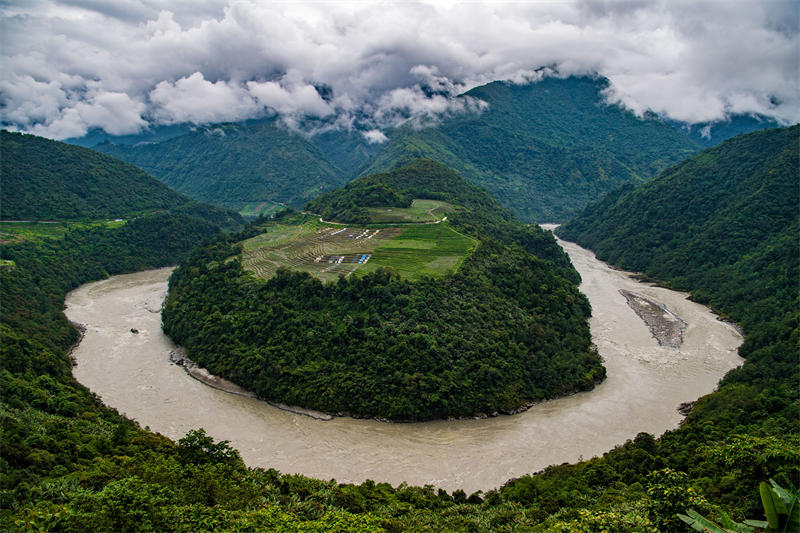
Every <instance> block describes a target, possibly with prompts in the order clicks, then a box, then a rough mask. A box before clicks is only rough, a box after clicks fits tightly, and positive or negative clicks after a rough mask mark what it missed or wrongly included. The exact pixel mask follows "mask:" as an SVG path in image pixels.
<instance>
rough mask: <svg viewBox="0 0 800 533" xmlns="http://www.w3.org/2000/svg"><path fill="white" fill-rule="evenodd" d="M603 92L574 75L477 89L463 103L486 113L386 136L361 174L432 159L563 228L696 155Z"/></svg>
mask: <svg viewBox="0 0 800 533" xmlns="http://www.w3.org/2000/svg"><path fill="white" fill-rule="evenodd" d="M607 85H608V82H607V80H605V79H602V78H601V79H593V78H588V77H580V78H576V77H572V78H567V79H558V78H545V79H543V80H541V81H539V82H537V83H534V84H530V85H514V84H510V83H504V82H494V83H490V84H488V85H484V86H482V87H477V88H475V89H473V90H471V91H469V92H467V93H466V94H465V95H464V96H465V97H474V98H479V99H480V100H482V101H484V102H487V103H488V104H489V106H488V108H487V109H485V110H484V111H483V112H482V113H480V114H461V115H455V116H453V117H451V118H449V119H447V120H445V121H444V122H442V123H441V124H440V125H437V126H435V127H430V128H425V129H421V130H419V129H415V128H412V127H406V128H402V129H400V130H398V131H395V132H392V133H390V135H389V137H390V141H389V142H387V143H386V145H385V146H384V147H383V149H382V150H381V152H380V153H379V154H378V155H377V157H376V158H375V159H374V160H373V162H372V163H371V164H370V165H369V167H368V168H367V169H366V171H365V172H364V174H370V173H375V172H381V171H385V170H388V169H391V168H394V167H396V166H399V165H402V164H406V163H408V162H410V161H412V160H414V159H417V158H420V157H428V158H431V159H434V160H436V161H439V162H441V163H443V164H445V165H447V166H449V167H451V168H453V169H454V170H456V171H458V173H459V174H461V175H462V176H463V177H464V178H466V179H467V180H469V181H471V182H472V183H475V184H477V185H480V186H481V187H483V188H485V189H486V190H487V191H489V193H490V194H492V196H494V197H495V198H497V199H498V200H499V201H500V203H501V204H503V205H504V206H506V207H508V208H509V209H511V210H512V211H513V212H514V214H515V215H517V216H518V217H520V218H521V219H522V220H526V221H530V220H536V221H539V222H546V221H560V220H564V219H565V218H567V217H569V216H571V215H572V214H574V213H576V212H577V211H578V210H579V209H580V208H581V207H583V206H584V205H586V204H587V203H588V202H590V201H593V200H596V199H597V198H599V197H600V196H602V195H603V194H604V193H606V192H608V191H610V190H612V189H615V188H616V187H618V186H620V185H621V184H623V183H642V182H644V181H646V180H648V179H650V178H652V177H653V176H654V175H655V174H656V173H657V172H659V171H660V170H663V169H664V168H666V167H667V166H669V165H670V164H673V163H676V162H678V161H681V160H682V159H684V158H686V157H688V156H689V155H691V154H692V153H694V152H696V151H697V149H698V146H697V145H696V144H695V143H694V142H692V141H691V140H690V139H688V138H687V137H686V136H684V135H682V134H681V133H679V132H678V131H676V130H675V129H674V128H672V127H670V126H669V125H667V124H665V123H663V122H661V121H660V120H656V119H641V118H638V117H636V116H634V114H633V113H631V112H629V111H626V110H624V109H622V108H621V107H618V106H613V105H607V104H605V103H604V98H603V95H602V91H603V90H604V89H605V88H606V87H607Z"/></svg>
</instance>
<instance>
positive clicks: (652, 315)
mask: <svg viewBox="0 0 800 533" xmlns="http://www.w3.org/2000/svg"><path fill="white" fill-rule="evenodd" d="M619 292H620V294H622V295H623V296H624V297H625V300H626V301H627V302H628V306H630V308H631V309H633V310H634V312H635V313H636V314H637V315H638V316H639V318H641V319H642V321H644V323H645V324H647V327H648V328H650V333H652V335H653V337H655V339H656V340H657V341H658V344H660V345H661V346H670V347H672V348H678V347H680V345H681V344H683V333H684V332H685V331H686V322H684V321H683V320H681V319H680V318H679V317H678V316H677V315H675V314H674V313H672V312H671V311H670V310H669V309H667V308H666V307H665V306H664V305H663V304H661V303H659V302H656V301H654V300H651V299H649V298H645V297H644V296H642V295H640V294H635V293H633V292H630V291H626V290H624V289H620V290H619Z"/></svg>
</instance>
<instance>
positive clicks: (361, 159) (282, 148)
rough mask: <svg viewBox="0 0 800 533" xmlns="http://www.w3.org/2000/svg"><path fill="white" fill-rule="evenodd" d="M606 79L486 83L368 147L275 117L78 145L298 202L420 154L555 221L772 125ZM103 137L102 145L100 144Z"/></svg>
mask: <svg viewBox="0 0 800 533" xmlns="http://www.w3.org/2000/svg"><path fill="white" fill-rule="evenodd" d="M607 86H608V81H607V80H605V79H603V78H590V77H572V78H567V79H560V78H545V79H544V80H542V81H540V82H538V83H534V84H529V85H514V84H510V83H505V82H494V83H490V84H488V85H485V86H482V87H477V88H475V89H473V90H471V91H469V92H467V93H466V94H465V95H462V98H467V97H472V98H478V99H480V100H482V101H484V102H486V103H488V108H487V109H485V110H484V111H483V112H482V113H480V114H474V113H472V114H466V113H464V114H456V115H453V116H450V117H448V118H446V119H445V120H443V121H442V122H441V123H439V124H436V125H431V126H427V127H424V128H420V127H415V126H412V125H411V124H407V125H404V126H401V127H398V128H396V129H394V130H390V131H387V132H385V133H386V135H387V138H388V141H386V142H384V143H382V144H378V143H370V142H368V141H367V139H366V138H365V137H364V135H363V134H362V133H361V132H360V131H358V130H353V131H341V130H334V131H327V132H325V133H321V134H317V135H313V136H310V137H307V136H304V135H301V134H299V133H297V132H293V131H290V130H289V129H288V128H286V127H285V126H283V125H282V124H281V123H280V122H279V121H278V120H276V119H275V118H271V119H270V118H267V119H260V120H250V121H246V122H240V123H235V124H230V123H229V124H218V125H210V126H202V127H191V128H190V127H189V126H186V125H177V126H162V127H157V128H154V129H153V130H152V131H150V132H147V133H144V134H141V135H138V136H130V135H129V136H122V137H110V136H105V137H104V136H102V135H101V134H99V133H97V132H94V133H92V134H91V135H89V136H87V137H84V138H82V139H73V140H72V141H71V142H75V143H77V144H86V145H92V144H93V143H98V142H99V144H96V146H94V147H95V148H96V149H97V150H99V151H101V152H104V153H107V154H110V155H114V156H115V157H118V158H120V159H123V160H125V161H128V162H131V163H133V164H135V165H137V166H140V167H141V168H143V169H145V170H146V171H147V172H149V173H151V174H153V175H154V176H156V177H157V178H159V179H160V180H161V181H163V182H164V183H166V184H167V185H169V186H170V187H172V188H174V189H176V190H178V191H180V192H182V193H184V194H187V195H189V196H191V197H193V198H196V199H198V200H201V201H206V202H210V203H213V204H216V205H220V206H224V207H229V208H235V209H242V208H244V207H245V206H246V205H248V204H261V203H263V204H264V205H268V204H269V205H275V204H286V205H289V206H292V207H301V206H302V205H304V204H305V203H306V202H307V201H308V200H310V199H312V198H314V197H315V196H317V195H318V194H320V193H323V192H327V191H329V190H332V189H335V188H337V187H339V186H341V185H343V184H344V183H347V182H348V181H350V180H352V179H354V178H356V177H358V176H365V175H369V174H373V173H376V172H384V171H387V170H391V169H394V168H397V167H399V166H402V165H405V164H407V163H409V162H410V161H413V160H416V159H418V158H420V157H425V158H430V159H433V160H435V161H439V162H441V163H443V164H446V165H448V166H449V167H451V168H453V169H454V170H456V171H458V172H459V173H460V174H461V175H462V176H464V177H465V178H466V179H468V180H469V181H471V182H473V183H475V184H477V185H479V186H481V187H483V188H485V189H486V190H487V191H488V192H489V193H490V194H492V195H494V196H495V197H496V198H497V199H498V200H499V201H500V202H501V203H502V204H503V205H505V206H506V207H508V208H509V209H511V210H512V212H514V213H515V214H516V215H517V216H518V217H520V218H521V219H523V220H526V221H533V220H535V221H539V222H544V221H561V220H564V219H566V218H568V217H569V216H571V215H574V214H575V213H577V211H579V210H580V209H581V208H582V207H583V206H584V205H586V204H587V203H589V202H590V201H593V200H596V199H597V198H599V197H600V196H602V195H603V194H604V193H606V192H608V191H610V190H613V189H615V188H616V187H618V186H620V185H622V184H624V183H643V182H645V181H647V180H649V179H650V178H652V177H653V176H654V175H655V174H657V173H658V172H659V171H661V170H663V169H664V168H666V167H667V166H669V165H671V164H674V163H677V162H678V161H680V160H682V159H684V158H686V157H688V156H689V155H691V154H693V153H695V152H697V151H698V150H699V149H701V148H702V147H703V146H707V145H708V144H709V143H713V144H716V143H717V142H719V141H721V140H723V139H724V138H726V137H727V136H732V135H735V134H738V133H740V132H742V131H751V130H753V129H758V128H761V127H767V126H770V125H773V124H774V123H770V122H768V121H761V120H760V119H757V118H751V117H734V119H732V120H731V121H729V122H724V123H714V124H703V125H699V126H694V127H688V126H687V125H685V124H681V123H666V122H664V121H662V120H660V119H658V118H656V117H646V118H639V117H636V116H635V115H634V114H633V113H631V112H629V111H626V110H624V109H623V108H621V107H618V106H614V105H608V104H606V103H604V99H603V94H602V91H603V90H604V89H605V88H606V87H607ZM101 140H102V142H100V141H101Z"/></svg>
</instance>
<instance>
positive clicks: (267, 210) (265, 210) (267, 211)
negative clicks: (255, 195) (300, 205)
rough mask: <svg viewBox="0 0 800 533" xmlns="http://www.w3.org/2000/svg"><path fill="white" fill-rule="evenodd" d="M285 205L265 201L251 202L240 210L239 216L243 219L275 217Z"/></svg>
mask: <svg viewBox="0 0 800 533" xmlns="http://www.w3.org/2000/svg"><path fill="white" fill-rule="evenodd" d="M283 207H284V206H283V205H281V204H276V203H274V202H270V201H265V202H251V203H249V204H245V205H244V206H243V207H242V208H240V209H239V214H240V215H242V216H243V217H259V216H264V217H268V216H270V215H274V214H275V213H277V212H278V211H280V210H281V209H283Z"/></svg>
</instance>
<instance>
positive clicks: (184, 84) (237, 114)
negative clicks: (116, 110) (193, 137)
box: [149, 72, 259, 124]
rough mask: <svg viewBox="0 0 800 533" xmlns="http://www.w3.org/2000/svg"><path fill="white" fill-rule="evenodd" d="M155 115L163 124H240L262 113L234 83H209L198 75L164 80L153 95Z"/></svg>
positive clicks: (248, 95) (151, 94)
mask: <svg viewBox="0 0 800 533" xmlns="http://www.w3.org/2000/svg"><path fill="white" fill-rule="evenodd" d="M149 96H150V101H151V102H152V104H153V105H154V106H155V110H154V113H153V114H154V116H155V118H156V120H157V121H158V122H160V123H162V124H175V123H181V122H192V123H195V124H206V123H209V122H223V121H237V120H242V119H245V118H247V117H250V116H254V115H256V114H257V113H258V112H259V107H258V105H257V104H256V102H255V101H254V99H253V97H252V96H251V95H250V94H249V93H248V92H247V91H246V90H245V89H244V88H243V87H241V86H239V85H238V84H236V83H235V82H226V81H221V80H220V81H217V82H213V83H212V82H210V81H207V80H206V79H205V78H204V77H203V74H201V73H200V72H195V73H194V74H192V75H191V76H188V77H186V78H181V79H179V80H178V81H176V82H174V83H172V82H167V81H162V82H161V83H159V84H158V85H156V87H155V89H153V90H152V91H151V92H150V95H149Z"/></svg>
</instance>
